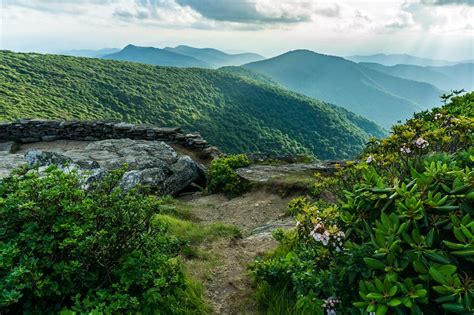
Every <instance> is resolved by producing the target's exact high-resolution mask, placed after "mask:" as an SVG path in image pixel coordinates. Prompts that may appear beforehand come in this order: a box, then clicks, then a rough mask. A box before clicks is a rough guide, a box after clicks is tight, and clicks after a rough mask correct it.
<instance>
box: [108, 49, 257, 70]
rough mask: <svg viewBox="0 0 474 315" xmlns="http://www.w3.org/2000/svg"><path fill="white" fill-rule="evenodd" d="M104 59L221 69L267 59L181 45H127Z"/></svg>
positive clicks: (253, 55) (247, 54)
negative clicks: (162, 46)
mask: <svg viewBox="0 0 474 315" xmlns="http://www.w3.org/2000/svg"><path fill="white" fill-rule="evenodd" d="M102 58H104V59H113V60H121V61H131V62H141V63H146V64H151V65H155V66H171V67H180V68H186V67H201V68H216V69H217V68H220V67H223V66H240V65H242V64H245V63H249V62H253V61H259V60H263V59H265V58H264V57H263V56H260V55H258V54H254V53H241V54H228V53H225V52H223V51H220V50H217V49H213V48H194V47H190V46H185V45H180V46H176V47H165V48H163V49H161V48H155V47H140V46H135V45H131V44H130V45H127V46H126V47H125V48H123V49H122V50H120V51H118V52H114V53H111V54H106V55H104V56H102Z"/></svg>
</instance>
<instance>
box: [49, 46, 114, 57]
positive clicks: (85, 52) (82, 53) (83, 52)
mask: <svg viewBox="0 0 474 315" xmlns="http://www.w3.org/2000/svg"><path fill="white" fill-rule="evenodd" d="M119 50H120V49H118V48H102V49H97V50H92V49H75V50H62V51H59V52H58V54H60V55H66V56H75V57H89V58H101V57H102V56H105V55H108V54H113V53H116V52H117V51H119Z"/></svg>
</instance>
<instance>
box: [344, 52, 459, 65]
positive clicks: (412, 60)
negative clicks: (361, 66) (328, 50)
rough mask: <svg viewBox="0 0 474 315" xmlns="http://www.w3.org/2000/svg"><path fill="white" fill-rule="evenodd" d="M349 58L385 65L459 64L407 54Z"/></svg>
mask: <svg viewBox="0 0 474 315" xmlns="http://www.w3.org/2000/svg"><path fill="white" fill-rule="evenodd" d="M345 58H346V59H348V60H351V61H354V62H369V63H379V64H382V65H384V66H394V65H400V64H403V65H415V66H425V67H427V66H433V67H436V66H450V65H454V64H457V62H452V61H447V60H439V59H429V58H421V57H416V56H412V55H407V54H389V55H386V54H375V55H369V56H349V57H345Z"/></svg>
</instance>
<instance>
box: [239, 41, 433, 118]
mask: <svg viewBox="0 0 474 315" xmlns="http://www.w3.org/2000/svg"><path fill="white" fill-rule="evenodd" d="M243 67H244V68H246V69H249V70H252V71H255V72H258V73H261V74H263V75H265V76H267V77H269V78H270V79H272V80H274V81H276V82H277V83H279V84H281V85H283V86H285V87H286V88H288V89H290V90H292V91H295V92H298V93H302V94H304V95H307V96H310V97H314V98H316V99H320V100H324V101H326V102H330V103H333V104H338V105H340V106H342V107H344V108H346V109H348V110H350V111H352V112H355V113H357V114H359V115H362V116H363V117H366V118H368V119H370V120H372V121H375V122H377V123H379V124H381V125H382V126H384V127H390V126H391V125H392V124H394V123H396V122H397V121H399V120H404V119H406V118H408V117H410V116H411V115H412V114H413V113H414V112H417V111H420V110H421V109H426V108H428V107H430V106H433V105H435V104H437V103H438V102H439V98H438V97H439V95H440V94H441V93H442V91H441V90H439V89H438V88H436V87H434V86H432V85H430V84H428V83H423V82H416V81H410V80H406V79H402V78H398V77H395V76H391V75H387V74H384V73H382V72H378V71H375V70H372V69H369V68H366V67H363V66H361V65H359V64H357V63H355V62H352V61H349V60H346V59H344V58H342V57H336V56H330V55H322V54H318V53H315V52H313V51H309V50H295V51H290V52H287V53H285V54H282V55H280V56H277V57H274V58H270V59H266V60H263V61H258V62H253V63H249V64H246V65H244V66H243Z"/></svg>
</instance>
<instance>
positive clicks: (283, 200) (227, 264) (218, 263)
mask: <svg viewBox="0 0 474 315" xmlns="http://www.w3.org/2000/svg"><path fill="white" fill-rule="evenodd" d="M290 199H291V197H281V196H280V195H277V194H275V193H271V192H265V191H252V192H249V193H247V194H244V195H243V196H240V197H237V198H233V199H228V198H227V197H225V196H224V195H221V194H215V195H207V196H204V195H201V194H199V193H196V194H192V195H188V196H185V197H181V199H180V201H181V202H182V203H183V204H184V205H186V207H188V208H189V210H190V211H191V213H192V214H193V215H194V216H195V217H197V218H198V219H199V220H200V221H201V222H202V223H212V222H224V223H229V224H234V225H236V226H237V227H238V228H239V229H240V230H241V231H242V238H240V239H220V240H217V241H214V242H210V243H206V244H203V245H201V246H200V248H199V251H200V253H201V258H200V259H189V260H187V261H186V267H187V271H188V273H189V274H190V275H191V277H193V278H195V279H196V280H199V281H201V282H202V283H203V284H204V287H205V295H206V298H207V299H208V301H209V302H210V303H211V305H212V306H213V308H214V312H215V313H216V314H258V308H257V303H256V301H255V290H254V288H253V287H252V282H251V279H250V277H249V276H248V273H247V266H248V264H249V263H252V262H253V261H254V260H255V259H256V258H257V257H258V256H261V255H263V254H264V253H267V252H269V251H271V250H273V249H275V248H276V247H277V245H278V243H277V242H276V241H275V240H274V239H273V237H272V231H273V230H275V229H276V228H290V227H291V226H293V223H292V219H291V218H289V217H288V216H287V214H286V209H287V204H288V201H289V200H290Z"/></svg>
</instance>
